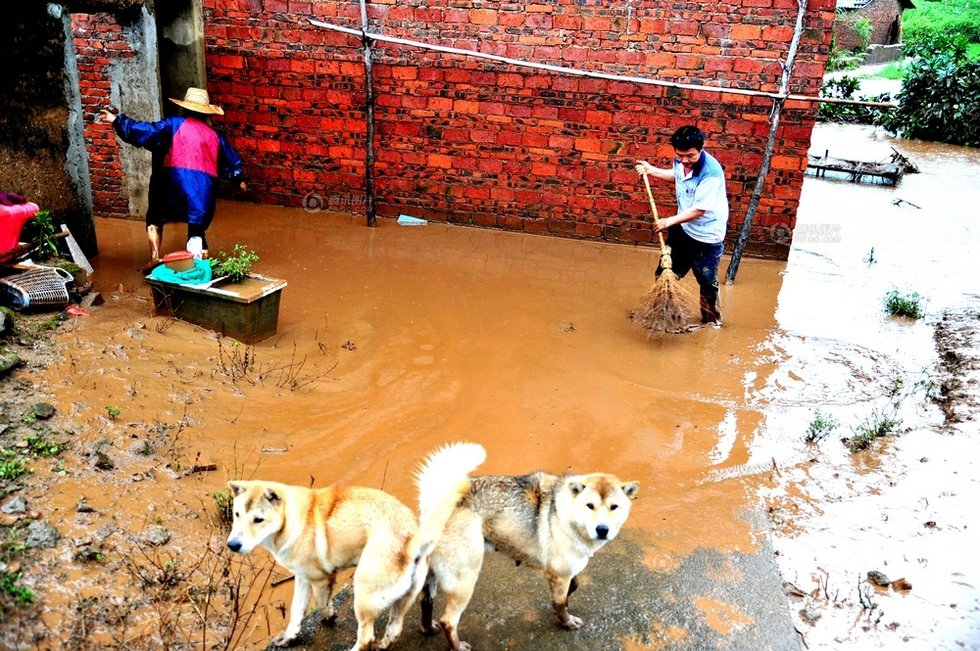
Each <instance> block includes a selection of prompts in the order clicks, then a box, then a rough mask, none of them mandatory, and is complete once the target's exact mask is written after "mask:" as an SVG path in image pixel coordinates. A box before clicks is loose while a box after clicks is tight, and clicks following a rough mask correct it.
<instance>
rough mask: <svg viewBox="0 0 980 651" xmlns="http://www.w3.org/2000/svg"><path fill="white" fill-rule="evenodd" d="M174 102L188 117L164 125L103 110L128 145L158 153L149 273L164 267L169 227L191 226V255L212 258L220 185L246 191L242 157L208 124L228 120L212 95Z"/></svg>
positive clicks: (191, 92) (193, 92) (190, 94)
mask: <svg viewBox="0 0 980 651" xmlns="http://www.w3.org/2000/svg"><path fill="white" fill-rule="evenodd" d="M170 101H171V102H173V103H174V104H176V105H178V106H180V107H181V108H182V109H184V111H183V115H180V116H175V117H169V118H165V119H163V120H161V121H160V122H140V121H139V120H134V119H132V118H130V117H127V116H125V115H123V114H122V113H120V114H119V115H115V114H114V113H113V112H112V111H111V110H109V109H103V110H102V119H103V120H104V121H105V122H108V123H109V124H111V125H112V127H113V129H114V130H115V132H116V134H117V135H118V136H119V138H120V139H121V140H122V141H123V142H128V143H129V144H131V145H136V146H138V147H142V148H144V149H148V150H150V151H151V152H153V171H152V174H151V175H150V196H149V209H148V210H147V211H146V236H147V239H148V240H149V244H150V263H149V264H148V265H146V266H145V267H144V268H143V270H144V271H149V270H150V269H152V268H153V267H154V266H156V265H157V264H159V262H160V244H161V242H162V241H163V225H164V223H166V222H178V221H183V222H187V250H188V251H190V252H192V253H194V254H195V255H196V256H199V257H202V258H206V257H207V254H208V244H207V239H206V238H205V231H207V229H208V226H210V225H211V219H212V218H213V217H214V205H215V200H216V190H217V185H218V179H219V178H223V179H229V180H235V181H238V182H239V185H240V187H241V189H242V190H245V189H246V185H245V180H244V177H243V176H242V159H241V157H240V156H239V155H238V152H236V151H235V149H234V148H233V147H232V146H231V145H230V144H228V141H227V140H225V138H224V136H222V135H221V134H219V133H218V132H217V131H215V130H214V129H212V128H211V127H210V126H208V125H207V124H206V123H205V122H204V121H203V119H202V116H205V115H224V110H222V109H221V107H220V106H215V105H214V104H211V101H210V99H209V98H208V92H207V91H206V90H204V89H202V88H188V89H187V92H186V93H185V94H184V99H182V100H180V99H173V98H171V99H170Z"/></svg>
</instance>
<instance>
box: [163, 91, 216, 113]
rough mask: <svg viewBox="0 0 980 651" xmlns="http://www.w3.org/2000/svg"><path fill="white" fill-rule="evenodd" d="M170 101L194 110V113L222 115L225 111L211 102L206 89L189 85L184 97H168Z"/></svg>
mask: <svg viewBox="0 0 980 651" xmlns="http://www.w3.org/2000/svg"><path fill="white" fill-rule="evenodd" d="M170 101H171V102H173V103H174V104H176V105H177V106H180V107H181V108H185V109H187V110H188V111H194V112H195V113H204V114H206V115H224V114H225V111H224V109H222V108H221V107H220V106H215V105H214V104H212V103H211V100H210V98H209V97H208V91H206V90H204V89H203V88H194V87H193V86H191V87H190V88H188V89H187V92H186V93H184V99H182V100H181V99H174V98H173V97H171V98H170Z"/></svg>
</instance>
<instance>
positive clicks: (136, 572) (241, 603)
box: [120, 531, 273, 650]
mask: <svg viewBox="0 0 980 651" xmlns="http://www.w3.org/2000/svg"><path fill="white" fill-rule="evenodd" d="M213 533H214V534H215V535H214V536H212V537H211V538H210V539H209V540H208V541H207V544H206V546H205V547H204V548H203V549H202V550H200V552H199V553H196V554H195V555H194V558H193V559H191V558H188V557H187V556H181V557H180V559H181V560H182V562H183V564H182V565H181V566H178V557H177V556H175V555H172V554H170V555H167V556H164V557H161V555H160V554H159V552H158V551H157V550H155V549H152V548H149V547H147V546H146V545H145V544H144V543H142V542H140V541H139V540H137V539H133V540H132V545H131V547H130V548H129V549H128V550H122V551H121V552H120V558H121V560H122V565H123V569H124V570H125V571H126V572H127V573H128V574H129V575H130V577H131V579H132V580H133V581H135V582H138V584H139V585H141V586H142V587H143V590H142V594H141V597H142V598H141V603H140V604H138V606H139V607H141V608H149V609H151V610H153V611H154V612H155V613H156V616H155V617H152V618H150V619H148V620H145V623H144V624H143V625H142V626H140V627H139V628H138V629H137V630H134V631H133V633H132V634H130V635H128V636H127V637H126V640H125V643H126V645H125V646H123V647H121V648H160V647H161V646H162V648H202V649H203V648H207V649H225V650H227V649H235V648H238V647H239V646H240V645H241V643H242V637H243V635H244V634H245V633H246V632H247V631H248V630H249V625H250V622H251V620H252V617H253V616H255V615H256V614H258V613H259V611H260V609H268V608H271V606H260V605H259V604H258V600H257V599H256V596H257V594H259V593H260V592H262V591H264V590H265V589H266V588H267V587H268V584H269V582H270V580H271V576H272V570H273V566H272V565H269V564H263V565H259V566H257V565H255V564H254V563H253V562H252V558H251V557H250V556H245V557H243V556H239V555H237V554H229V553H227V549H225V544H224V533H222V532H220V531H214V532H213ZM136 606H137V604H133V605H132V607H131V610H135V608H136ZM270 615H271V613H270Z"/></svg>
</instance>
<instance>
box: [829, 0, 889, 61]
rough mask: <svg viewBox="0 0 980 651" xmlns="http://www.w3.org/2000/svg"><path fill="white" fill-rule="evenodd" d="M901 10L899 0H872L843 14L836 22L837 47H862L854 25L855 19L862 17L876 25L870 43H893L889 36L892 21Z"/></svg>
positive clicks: (847, 48)
mask: <svg viewBox="0 0 980 651" xmlns="http://www.w3.org/2000/svg"><path fill="white" fill-rule="evenodd" d="M901 12H902V9H901V6H900V5H899V2H898V0H871V2H870V3H869V4H868V5H866V6H864V7H862V8H861V9H856V10H853V11H847V12H845V13H843V14H841V15H840V16H838V18H837V20H836V21H835V22H834V40H835V42H836V43H837V47H839V48H841V49H845V50H853V49H856V48H859V47H861V39H860V38H859V37H858V35H857V33H856V32H855V31H854V29H853V27H852V26H853V25H854V21H856V20H858V19H860V18H867V19H868V20H869V21H871V25H872V26H873V27H874V31H873V32H871V38H870V39H869V41H868V45H891V44H892V43H893V41H892V40H890V38H889V37H890V36H892V30H891V28H892V23H894V21H895V19H896V18H898V17H899V15H900V14H901ZM898 36H899V37H900V36H901V35H900V34H899V35H898ZM899 40H900V39H899ZM894 42H898V41H894Z"/></svg>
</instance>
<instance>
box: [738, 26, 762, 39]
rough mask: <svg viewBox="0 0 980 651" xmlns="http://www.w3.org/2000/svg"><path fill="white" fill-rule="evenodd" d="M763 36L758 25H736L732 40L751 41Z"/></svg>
mask: <svg viewBox="0 0 980 651" xmlns="http://www.w3.org/2000/svg"><path fill="white" fill-rule="evenodd" d="M761 36H762V28H761V27H759V26H758V25H746V24H744V23H743V24H736V25H732V40H735V41H751V40H755V39H758V38H761Z"/></svg>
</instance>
